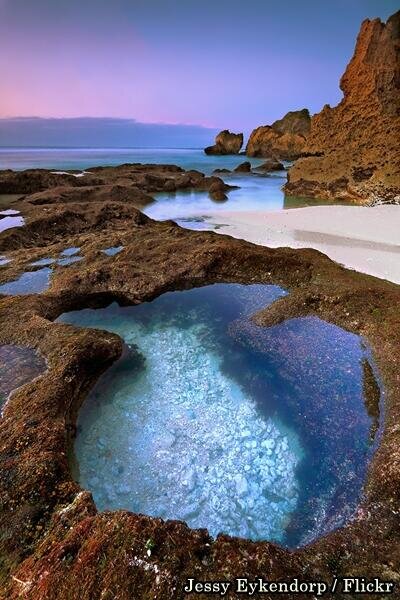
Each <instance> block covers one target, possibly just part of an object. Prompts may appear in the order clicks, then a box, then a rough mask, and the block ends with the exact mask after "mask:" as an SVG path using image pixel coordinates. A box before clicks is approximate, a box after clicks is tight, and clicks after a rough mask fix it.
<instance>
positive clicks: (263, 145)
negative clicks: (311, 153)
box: [246, 108, 311, 160]
mask: <svg viewBox="0 0 400 600" xmlns="http://www.w3.org/2000/svg"><path fill="white" fill-rule="evenodd" d="M310 120H311V119H310V113H309V112H308V110H307V109H306V108H303V110H297V111H292V112H288V113H287V114H286V115H285V116H284V117H283V119H279V120H278V121H275V122H274V123H272V125H262V126H261V127H257V129H254V130H253V131H252V133H251V135H250V138H249V141H248V142H247V147H246V154H247V155H248V156H261V157H266V158H272V157H274V158H280V159H284V160H295V159H296V158H299V156H302V154H303V152H304V147H305V144H306V139H307V136H308V134H309V131H310Z"/></svg>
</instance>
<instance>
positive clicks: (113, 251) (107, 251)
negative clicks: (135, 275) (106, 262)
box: [102, 246, 124, 256]
mask: <svg viewBox="0 0 400 600" xmlns="http://www.w3.org/2000/svg"><path fill="white" fill-rule="evenodd" d="M123 249H124V247H123V246H111V247H110V248H104V250H102V252H103V253H104V254H106V255H107V256H116V255H117V254H119V253H120V252H122V250H123Z"/></svg>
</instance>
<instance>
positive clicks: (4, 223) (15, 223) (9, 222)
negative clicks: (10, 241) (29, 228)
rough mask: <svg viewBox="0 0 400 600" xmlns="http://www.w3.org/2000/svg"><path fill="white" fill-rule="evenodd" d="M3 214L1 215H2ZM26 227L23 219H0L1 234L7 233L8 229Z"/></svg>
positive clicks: (8, 217)
mask: <svg viewBox="0 0 400 600" xmlns="http://www.w3.org/2000/svg"><path fill="white" fill-rule="evenodd" d="M0 214H1V213H0ZM23 225H24V219H23V217H20V216H17V217H11V216H6V217H2V218H0V233H1V232H2V231H6V229H12V228H13V227H22V226H23Z"/></svg>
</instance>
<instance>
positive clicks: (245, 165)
mask: <svg viewBox="0 0 400 600" xmlns="http://www.w3.org/2000/svg"><path fill="white" fill-rule="evenodd" d="M233 171H234V172H235V173H250V171H251V163H250V162H249V161H248V160H246V161H245V162H242V163H240V165H238V166H237V167H235V168H234V169H233Z"/></svg>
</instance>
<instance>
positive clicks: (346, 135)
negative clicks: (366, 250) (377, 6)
mask: <svg viewBox="0 0 400 600" xmlns="http://www.w3.org/2000/svg"><path fill="white" fill-rule="evenodd" d="M340 87H341V90H342V91H343V94H344V97H343V100H342V101H341V102H340V104H339V105H338V106H336V107H335V108H331V107H330V106H329V105H326V106H325V107H324V108H323V110H322V111H321V112H320V113H319V114H317V115H314V116H313V117H312V119H311V131H310V134H309V136H308V138H307V144H306V146H305V152H306V153H307V154H309V156H308V157H306V158H301V159H299V160H298V161H297V162H296V164H295V165H294V166H293V167H292V168H291V169H290V171H289V178H288V183H287V184H286V186H285V192H286V193H287V194H288V195H292V196H314V197H316V198H327V199H346V200H355V201H357V202H370V201H377V200H388V201H391V202H396V197H397V199H400V198H399V196H400V11H398V12H397V13H396V14H394V15H393V16H392V17H390V19H388V21H387V23H382V22H381V21H380V19H374V20H372V21H370V20H366V21H364V22H363V24H362V26H361V30H360V33H359V35H358V39H357V44H356V48H355V51H354V55H353V58H352V59H351V61H350V63H349V65H348V67H347V69H346V71H345V73H344V75H343V77H342V79H341V82H340Z"/></svg>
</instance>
